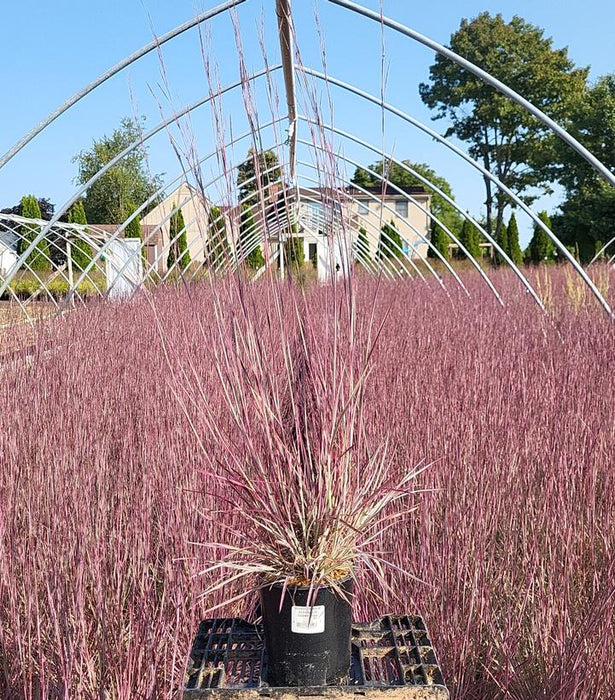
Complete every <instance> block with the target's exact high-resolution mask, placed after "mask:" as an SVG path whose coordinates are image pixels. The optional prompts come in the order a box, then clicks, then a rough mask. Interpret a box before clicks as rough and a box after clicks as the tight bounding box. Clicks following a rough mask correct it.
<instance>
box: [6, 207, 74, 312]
mask: <svg viewBox="0 0 615 700" xmlns="http://www.w3.org/2000/svg"><path fill="white" fill-rule="evenodd" d="M4 216H7V217H8V215H0V219H2V220H3V221H6V220H7V219H5V218H4ZM12 216H16V215H12ZM18 218H19V222H18V223H19V226H20V227H21V226H25V227H27V228H28V229H29V231H30V233H34V232H35V231H36V230H40V229H41V228H42V227H43V226H44V225H45V224H46V223H47V222H46V221H45V220H44V219H27V218H25V217H23V216H20V217H18ZM10 230H11V232H12V233H13V234H14V235H15V236H17V238H18V239H19V240H20V241H27V240H28V239H27V238H26V235H25V234H24V233H22V232H21V231H18V230H16V229H14V228H12V227H11V228H10ZM45 240H46V243H47V246H48V247H50V248H54V249H56V250H58V251H59V252H61V253H62V254H64V253H65V251H64V250H62V249H61V248H60V246H59V245H58V244H57V243H56V242H55V241H53V240H51V239H50V238H45ZM32 252H33V253H34V252H36V253H37V254H38V255H40V256H42V257H43V258H44V259H45V261H46V262H48V263H49V265H50V267H51V269H52V270H53V269H54V268H55V263H54V262H53V259H52V257H51V253H49V254H46V253H44V252H43V251H41V250H38V249H37V248H36V247H35V248H34V249H33V250H32ZM29 255H30V254H28V256H27V257H26V259H25V260H24V262H23V263H22V265H19V264H18V263H19V260H17V261H15V263H14V265H13V267H12V268H11V269H10V270H9V271H8V272H7V278H6V279H7V283H8V285H9V288H10V283H11V282H12V281H13V279H15V275H16V274H17V273H18V272H19V271H20V270H24V271H25V272H27V273H29V274H30V275H32V276H33V277H34V279H35V281H36V283H37V284H38V285H39V289H38V290H37V292H36V294H39V293H40V292H44V294H45V296H46V297H48V299H49V301H50V302H51V303H52V304H53V305H54V306H55V308H56V309H59V304H58V303H57V301H56V299H55V297H54V296H53V294H52V293H51V292H50V291H49V289H48V287H47V284H46V282H43V280H42V279H41V278H40V277H39V275H38V272H37V270H35V269H34V268H32V267H31V266H30V265H29V264H28V262H27V259H28V257H29ZM55 275H58V276H59V277H60V279H62V280H64V281H65V282H67V283H68V285H69V288H70V281H69V279H68V277H67V276H66V275H65V274H64V273H63V271H62V270H61V269H58V268H56V269H55V270H54V276H55ZM33 296H34V295H30V298H29V299H28V300H27V301H31V300H32V297H33Z"/></svg>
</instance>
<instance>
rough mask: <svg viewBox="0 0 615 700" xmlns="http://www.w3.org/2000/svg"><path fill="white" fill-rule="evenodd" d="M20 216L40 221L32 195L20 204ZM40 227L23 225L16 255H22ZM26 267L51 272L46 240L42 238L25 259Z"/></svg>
mask: <svg viewBox="0 0 615 700" xmlns="http://www.w3.org/2000/svg"><path fill="white" fill-rule="evenodd" d="M19 208H20V214H21V216H23V217H25V218H27V219H40V218H41V209H40V207H39V205H38V201H37V199H36V197H35V196H34V195H31V194H29V195H26V196H25V197H23V198H22V200H21V202H20V207H19ZM40 230H41V229H40V226H37V225H36V224H33V225H25V224H24V225H23V226H22V227H21V230H20V234H21V235H20V237H19V241H18V242H17V255H19V256H21V255H23V254H24V253H25V252H26V250H27V249H28V248H29V246H30V244H31V243H32V241H34V239H35V238H36V237H37V236H38V234H39V233H40ZM26 265H27V266H28V267H29V268H30V269H31V270H35V271H36V272H48V271H49V270H51V260H50V256H49V243H48V241H47V239H46V238H42V239H41V240H40V241H39V242H38V243H37V244H36V247H35V248H34V249H33V250H32V251H31V252H30V253H29V255H28V257H27V258H26Z"/></svg>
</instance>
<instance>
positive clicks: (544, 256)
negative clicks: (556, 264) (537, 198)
mask: <svg viewBox="0 0 615 700" xmlns="http://www.w3.org/2000/svg"><path fill="white" fill-rule="evenodd" d="M538 218H539V219H540V220H541V221H542V223H543V224H544V225H545V226H546V227H547V228H548V229H551V219H550V218H549V216H548V214H547V212H546V211H541V212H540V214H538ZM527 256H528V258H529V260H530V262H533V263H534V264H535V265H538V264H539V263H542V262H552V261H553V259H554V258H555V245H554V244H553V241H552V240H551V239H550V238H549V236H547V234H546V233H545V232H544V231H543V230H542V228H541V227H540V226H539V225H538V224H534V235H533V236H532V240H531V241H530V244H529V246H528V248H527Z"/></svg>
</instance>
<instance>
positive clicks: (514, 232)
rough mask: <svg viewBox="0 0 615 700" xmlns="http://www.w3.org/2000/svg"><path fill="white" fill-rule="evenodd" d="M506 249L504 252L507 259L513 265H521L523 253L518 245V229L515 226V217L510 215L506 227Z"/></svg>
mask: <svg viewBox="0 0 615 700" xmlns="http://www.w3.org/2000/svg"><path fill="white" fill-rule="evenodd" d="M507 238H508V241H507V242H508V248H507V249H506V252H507V253H508V257H509V258H510V259H511V260H512V261H513V262H514V263H515V265H521V263H522V262H523V251H522V250H521V246H520V245H519V227H518V226H517V217H516V216H515V215H514V214H511V216H510V220H509V222H508V227H507Z"/></svg>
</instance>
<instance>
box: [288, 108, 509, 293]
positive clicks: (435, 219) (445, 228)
mask: <svg viewBox="0 0 615 700" xmlns="http://www.w3.org/2000/svg"><path fill="white" fill-rule="evenodd" d="M300 119H303V120H305V121H309V120H308V119H306V118H305V117H300ZM321 127H322V128H328V127H327V126H326V125H324V124H322V125H321ZM331 130H332V131H336V132H337V130H334V129H331ZM337 133H339V132H337ZM299 143H303V144H307V145H311V144H309V143H308V142H306V141H304V140H302V139H299ZM370 148H372V149H373V150H375V148H374V147H372V146H370ZM385 155H386V154H385ZM337 157H338V158H341V159H342V160H343V161H344V162H346V163H349V164H350V165H353V166H355V167H360V168H362V169H363V170H365V171H366V172H367V173H369V174H370V175H373V176H374V177H375V178H376V179H378V180H380V181H381V182H382V183H386V184H387V185H388V187H390V188H392V189H393V190H395V191H396V192H397V193H398V194H400V195H402V196H403V197H405V198H406V200H407V201H408V202H410V203H411V204H413V205H414V206H415V207H417V208H418V209H419V210H420V211H422V212H423V213H424V214H426V215H427V216H428V217H429V219H430V220H431V221H432V222H433V223H435V224H436V225H438V226H440V228H442V230H443V231H445V233H447V234H448V235H449V236H450V237H451V238H452V239H453V241H454V242H455V243H456V244H457V245H458V246H459V247H460V249H461V250H462V251H463V252H464V253H465V255H466V256H467V257H468V258H472V256H471V255H470V254H469V252H468V250H467V249H466V247H465V246H464V245H463V244H462V243H461V241H459V240H458V239H457V237H456V236H455V234H454V233H452V231H451V230H450V229H449V228H448V226H446V224H444V223H443V222H442V221H441V220H440V219H439V218H438V217H437V216H435V214H433V213H432V212H430V211H429V210H428V209H426V208H425V207H424V206H423V205H422V204H421V203H420V202H418V201H417V200H416V199H415V198H414V197H412V196H411V195H410V194H408V193H407V192H404V191H403V190H402V189H401V188H399V187H397V186H396V185H395V184H393V183H392V182H390V181H389V180H388V179H387V178H386V177H384V176H383V175H381V174H380V173H377V172H376V171H375V170H372V169H371V168H369V167H366V166H364V165H361V164H360V163H357V161H355V160H353V159H352V158H349V157H348V156H342V155H341V154H340V153H338V154H337ZM392 162H395V161H392ZM408 171H409V172H411V173H414V172H415V171H414V170H412V169H411V168H408ZM421 179H422V180H423V181H424V182H426V183H429V180H428V179H427V178H421ZM348 184H352V186H353V187H355V188H356V189H358V190H359V191H360V192H363V193H364V194H366V195H368V196H370V197H372V198H374V199H375V201H377V202H378V203H381V202H380V200H379V199H378V198H377V197H375V196H374V195H373V193H371V192H369V191H368V190H366V189H364V188H363V187H360V186H359V185H356V184H354V183H348ZM429 186H431V185H429ZM351 199H353V200H354V201H357V200H356V198H354V197H351ZM385 206H386V205H385ZM386 208H387V209H388V210H389V211H391V212H392V211H393V210H392V209H391V207H389V206H386ZM408 224H409V225H410V228H411V229H412V230H413V231H414V233H415V234H416V235H417V236H418V237H419V238H420V239H421V240H422V241H423V243H426V244H427V246H428V247H429V248H430V249H431V250H433V251H434V252H435V254H436V255H437V257H438V258H439V259H440V261H441V262H442V263H443V264H444V265H445V267H446V269H447V270H448V271H449V272H450V273H451V274H452V275H453V277H454V279H455V281H456V282H458V284H459V285H460V286H461V287H462V289H463V290H464V292H465V293H466V294H467V295H468V296H470V294H469V292H468V290H467V289H466V287H465V285H464V284H463V282H462V281H461V279H460V278H459V276H458V275H457V273H456V272H455V270H454V269H453V267H452V266H451V264H450V263H449V262H448V260H447V259H446V258H445V257H444V256H443V255H442V253H440V251H439V250H438V249H437V248H436V247H435V246H434V245H433V243H432V242H431V240H430V239H428V238H426V237H425V236H424V235H423V234H422V233H421V232H420V231H419V230H418V229H417V228H416V227H415V226H414V225H413V224H411V223H410V222H408ZM472 259H473V258H472ZM425 262H426V264H427V265H428V266H429V263H428V262H427V261H425ZM429 267H431V266H429ZM477 267H478V269H479V271H481V272H483V273H484V271H482V268H480V266H479V265H478V264H477ZM486 282H487V283H488V284H489V287H490V288H491V290H492V291H493V293H494V294H495V296H496V298H497V299H498V301H499V302H500V303H502V300H501V298H500V296H499V294H498V293H497V290H496V289H495V288H494V287H493V285H492V284H490V280H489V278H487V279H486Z"/></svg>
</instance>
